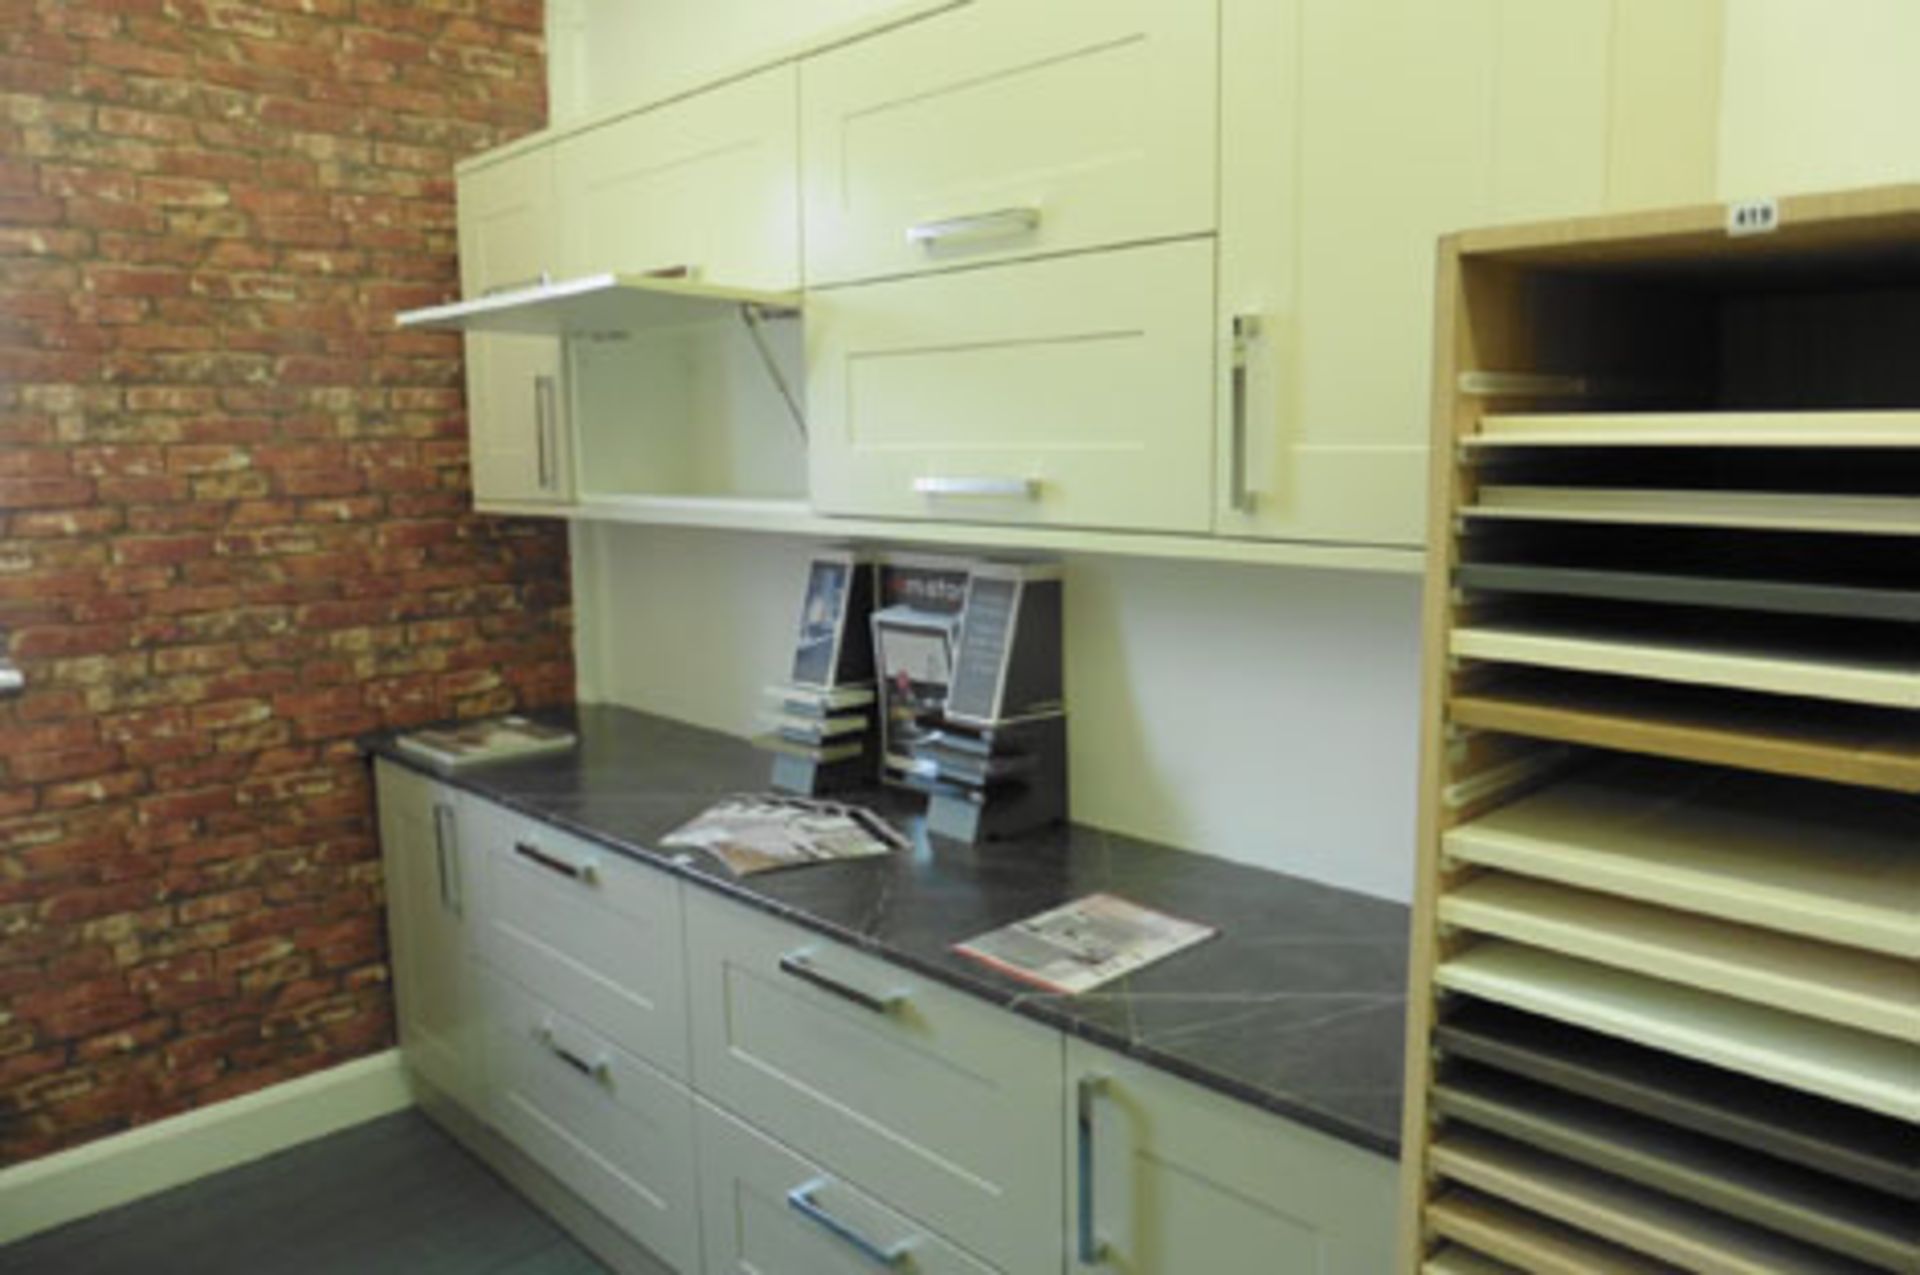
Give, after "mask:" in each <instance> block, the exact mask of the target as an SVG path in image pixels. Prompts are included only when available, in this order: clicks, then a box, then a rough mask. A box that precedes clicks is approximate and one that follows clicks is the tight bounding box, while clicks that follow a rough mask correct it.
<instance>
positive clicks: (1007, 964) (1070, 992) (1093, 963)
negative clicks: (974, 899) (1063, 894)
mask: <svg viewBox="0 0 1920 1275" xmlns="http://www.w3.org/2000/svg"><path fill="white" fill-rule="evenodd" d="M1218 933H1219V931H1218V930H1216V929H1214V928H1213V927H1211V926H1206V925H1198V924H1195V923H1194V922H1192V921H1183V920H1181V919H1179V918H1178V917H1172V916H1168V915H1167V914H1166V913H1164V912H1155V911H1153V910H1152V909H1151V908H1143V907H1141V906H1140V905H1138V904H1136V903H1129V902H1128V901H1127V900H1125V899H1122V898H1120V897H1118V896H1117V895H1112V894H1090V895H1088V896H1087V897H1085V898H1083V899H1075V900H1074V901H1073V902H1072V903H1069V904H1066V905H1065V906H1063V907H1057V908H1054V909H1053V910H1052V911H1051V912H1042V913H1040V914H1039V915H1038V916H1031V917H1028V918H1027V919H1026V920H1024V921H1015V922H1014V923H1013V924H1012V925H1007V926H1002V927H1001V928H1000V929H997V930H994V931H991V932H990V933H987V934H982V935H980V936H979V937H978V938H974V939H969V940H967V941H966V942H964V943H956V944H955V945H954V949H953V950H954V951H956V952H958V953H960V954H961V955H962V956H969V957H972V958H973V959H974V960H976V961H979V962H980V963H981V964H983V965H989V966H992V967H993V968H994V969H997V970H999V971H1000V972H1001V973H1003V974H1007V975H1010V976H1012V977H1014V978H1017V979H1019V980H1020V981H1021V982H1023V983H1031V984H1033V985H1034V986H1035V987H1041V988H1045V989H1046V990H1047V991H1050V992H1058V993H1060V994H1061V995H1063V996H1078V995H1080V994H1081V993H1083V992H1090V991H1093V990H1094V989H1095V988H1098V987H1102V986H1105V985H1106V984H1108V983H1111V982H1113V981H1114V980H1115V979H1117V978H1124V977H1125V976H1127V975H1128V974H1132V973H1134V972H1136V971H1138V970H1142V969H1145V968H1146V967H1147V966H1149V965H1152V964H1154V963H1155V962H1157V961H1163V960H1165V959H1166V958H1167V957H1169V956H1172V955H1173V954H1174V953H1176V952H1181V951H1185V950H1186V949H1187V948H1190V947H1192V946H1194V945H1195V944H1196V943H1204V942H1205V941H1206V940H1208V939H1210V938H1212V937H1213V936H1214V935H1216V934H1218Z"/></svg>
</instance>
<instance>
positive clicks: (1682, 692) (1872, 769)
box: [1448, 669, 1920, 795]
mask: <svg viewBox="0 0 1920 1275" xmlns="http://www.w3.org/2000/svg"><path fill="white" fill-rule="evenodd" d="M1448 713H1449V718H1450V720H1451V721H1452V722H1453V723H1454V724H1455V725H1460V726H1472V727H1479V728H1482V729H1485V730H1494V731H1505V732H1510V733H1513V734H1520V735H1531V736H1536V737H1538V738H1541V739H1552V740H1557V741H1560V742H1562V743H1569V744H1586V745H1590V746H1592V747H1595V748H1609V749H1620V750H1623V751H1627V752H1635V753H1646V754H1651V755H1653V756H1657V757H1670V758H1675V759H1677V760H1681V761H1696V762H1708V763H1711V764H1714V765H1722V766H1735V767H1741V768H1744V769H1748V770H1757V771H1764V772H1766V773H1768V774H1775V775H1792V776H1795V777H1798V778H1804V779H1817V780H1825V781H1828V782H1831V783H1839V784H1850V785H1857V786H1860V787H1867V788H1880V789H1886V790H1888V791H1891V792H1897V793H1905V794H1908V795H1915V794H1920V720H1916V719H1915V716H1914V714H1912V713H1907V712H1903V711H1900V710H1897V709H1885V708H1868V707H1861V706H1857V705H1850V704H1818V705H1810V704H1808V703H1806V702H1804V701H1800V700H1790V699H1782V698H1776V697H1771V696H1766V697H1756V696H1743V695H1739V694H1733V693H1729V692H1726V691H1721V690H1715V689H1709V688H1703V687H1693V686H1681V685H1677V684H1670V683H1648V682H1630V681H1625V680H1623V679H1617V678H1602V677H1588V676H1585V675H1581V674H1571V673H1568V674H1562V673H1554V672H1547V671H1544V670H1530V669H1529V670H1520V669H1514V670H1509V671H1508V672H1507V673H1505V674H1503V676H1502V677H1501V678H1500V680H1499V681H1498V682H1497V683H1496V684H1494V685H1491V686H1489V687H1487V688H1486V689H1484V690H1475V691H1468V692H1465V693H1462V694H1459V695H1456V696H1455V697H1454V699H1453V702H1452V703H1451V704H1450V705H1449V708H1448Z"/></svg>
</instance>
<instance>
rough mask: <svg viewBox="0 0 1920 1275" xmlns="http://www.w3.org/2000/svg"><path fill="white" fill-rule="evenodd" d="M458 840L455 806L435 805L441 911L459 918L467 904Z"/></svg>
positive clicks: (443, 803)
mask: <svg viewBox="0 0 1920 1275" xmlns="http://www.w3.org/2000/svg"><path fill="white" fill-rule="evenodd" d="M456 837H457V830H456V829H455V827H454V823H453V807H452V806H449V805H448V804H447V803H446V802H444V801H436V802H434V803H433V859H434V866H435V868H437V869H438V871H439V874H440V908H441V910H442V911H445V912H451V913H453V914H454V915H455V916H464V915H466V901H465V900H464V899H462V898H461V897H460V896H461V888H460V880H459V872H460V849H459V846H460V843H459V841H458V840H456Z"/></svg>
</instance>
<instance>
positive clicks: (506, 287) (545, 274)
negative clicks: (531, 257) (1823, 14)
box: [480, 270, 553, 297]
mask: <svg viewBox="0 0 1920 1275" xmlns="http://www.w3.org/2000/svg"><path fill="white" fill-rule="evenodd" d="M552 286H553V271H551V270H542V271H541V272H540V273H539V274H536V275H529V276H527V277H526V278H525V279H512V280H509V281H507V282H506V283H496V284H494V285H493V286H492V287H490V288H483V289H481V292H480V295H481V296H483V297H497V296H499V295H500V294H501V293H503V292H526V291H529V290H531V289H533V288H551V287H552Z"/></svg>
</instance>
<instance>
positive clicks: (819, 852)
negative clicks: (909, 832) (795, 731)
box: [660, 794, 911, 877]
mask: <svg viewBox="0 0 1920 1275" xmlns="http://www.w3.org/2000/svg"><path fill="white" fill-rule="evenodd" d="M660 844H661V845H663V846H667V847H669V848H672V849H690V850H705V851H706V852H707V853H708V854H711V855H712V856H713V857H714V858H716V859H718V860H720V862H722V863H724V864H725V865H726V866H727V867H728V869H729V870H731V871H732V872H733V874H734V875H735V876H742V877H745V876H752V875H753V874H755V873H757V872H772V871H774V870H776V869H779V868H797V867H803V866H805V865H807V864H810V863H831V862H833V861H835V860H838V859H865V858H871V857H873V856H875V855H882V854H891V853H892V852H893V851H895V850H904V849H906V848H907V847H908V846H909V845H910V844H911V843H910V842H909V841H908V840H907V838H906V837H905V836H904V835H902V834H901V833H899V832H897V831H895V830H894V829H893V828H892V827H890V826H889V825H888V824H887V822H886V820H884V819H882V818H881V817H880V816H879V815H876V814H874V813H873V812H872V811H871V810H866V809H863V808H862V807H860V806H850V805H847V804H846V803H845V802H839V801H819V800H815V799H813V798H807V797H781V796H774V795H770V794H769V795H764V796H760V795H756V796H740V797H728V798H726V799H725V800H724V801H720V802H717V803H715V804H714V805H712V806H709V807H707V809H706V810H704V811H702V812H701V813H700V814H698V815H696V816H695V817H694V818H692V819H690V820H688V821H687V822H686V823H683V824H681V825H680V826H679V827H678V828H675V829H674V830H673V831H672V832H669V833H668V834H667V835H666V836H664V837H662V838H661V839H660Z"/></svg>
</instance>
